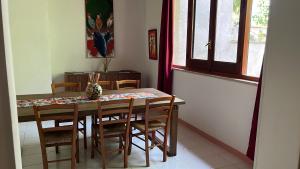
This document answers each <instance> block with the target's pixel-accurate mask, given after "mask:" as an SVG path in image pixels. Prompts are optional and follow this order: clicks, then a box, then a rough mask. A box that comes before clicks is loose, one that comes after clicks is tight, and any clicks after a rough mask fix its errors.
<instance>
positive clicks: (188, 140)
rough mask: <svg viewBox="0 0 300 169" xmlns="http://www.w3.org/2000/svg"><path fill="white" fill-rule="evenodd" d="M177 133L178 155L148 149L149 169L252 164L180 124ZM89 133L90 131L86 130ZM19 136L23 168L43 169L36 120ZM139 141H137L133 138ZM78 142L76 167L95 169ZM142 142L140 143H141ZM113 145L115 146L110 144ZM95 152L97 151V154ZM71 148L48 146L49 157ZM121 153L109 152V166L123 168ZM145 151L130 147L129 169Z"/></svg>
mask: <svg viewBox="0 0 300 169" xmlns="http://www.w3.org/2000/svg"><path fill="white" fill-rule="evenodd" d="M178 130H179V133H178V134H179V135H178V155H177V156H176V157H169V158H168V160H167V162H162V152H161V151H160V150H159V149H157V148H155V149H153V150H151V151H150V166H151V167H150V168H153V169H158V168H159V169H251V168H252V167H251V166H250V165H249V164H247V163H245V162H243V161H242V160H240V159H239V158H237V157H235V156H234V155H232V154H230V153H229V152H227V151H226V150H223V149H222V148H220V147H218V146H217V145H214V144H212V143H211V142H209V141H207V140H206V139H205V138H203V137H201V136H199V135H198V134H196V133H194V132H192V131H191V130H189V129H188V128H186V127H185V126H182V125H179V129H178ZM89 132H90V131H89ZM20 135H21V144H22V160H23V169H42V168H43V167H42V164H41V161H42V160H41V159H42V157H41V150H40V146H39V137H38V131H37V128H36V125H35V123H33V122H30V123H21V124H20ZM134 141H135V142H139V141H138V140H134ZM82 144H83V143H82V140H81V142H80V146H81V148H80V163H79V164H78V166H77V168H78V169H94V168H95V169H96V168H97V169H98V168H101V163H100V159H99V158H100V157H99V155H96V156H95V158H94V159H91V158H90V147H89V148H88V150H86V151H85V150H84V149H83V147H82ZM140 144H142V142H140ZM111 146H114V145H111ZM96 154H97V153H96ZM69 155H70V148H69V147H62V148H61V151H60V153H59V154H58V155H56V153H55V152H54V149H49V151H48V157H49V158H50V159H53V158H64V157H69ZM122 157H123V156H122V154H117V153H116V154H112V155H110V157H109V160H108V168H122V167H123V160H122ZM145 165H146V164H145V155H144V152H143V151H142V150H140V149H138V148H135V147H133V150H132V154H131V155H130V156H129V168H132V169H138V168H145V167H144V166H145ZM49 168H50V169H66V168H70V162H60V163H53V164H50V165H49Z"/></svg>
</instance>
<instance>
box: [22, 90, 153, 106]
mask: <svg viewBox="0 0 300 169" xmlns="http://www.w3.org/2000/svg"><path fill="white" fill-rule="evenodd" d="M156 97H158V96H157V95H155V94H153V93H147V92H139V93H121V94H110V95H102V96H101V97H100V98H99V99H97V100H89V99H88V98H87V97H86V96H77V97H53V98H47V99H29V100H17V107H18V108H26V107H32V106H46V105H53V104H74V103H77V104H83V103H93V102H98V101H110V100H122V99H130V98H133V99H146V98H156Z"/></svg>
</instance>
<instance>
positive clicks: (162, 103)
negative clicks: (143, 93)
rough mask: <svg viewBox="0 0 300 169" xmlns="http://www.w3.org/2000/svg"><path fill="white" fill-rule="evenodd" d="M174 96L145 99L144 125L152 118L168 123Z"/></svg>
mask: <svg viewBox="0 0 300 169" xmlns="http://www.w3.org/2000/svg"><path fill="white" fill-rule="evenodd" d="M174 100H175V96H171V97H159V98H152V99H146V110H145V123H146V124H145V125H146V127H147V126H148V123H149V122H151V121H154V120H158V121H161V122H164V123H166V124H167V125H168V124H169V121H170V117H171V113H172V111H173V106H174Z"/></svg>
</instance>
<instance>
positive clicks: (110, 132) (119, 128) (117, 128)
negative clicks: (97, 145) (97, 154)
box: [95, 124, 126, 136]
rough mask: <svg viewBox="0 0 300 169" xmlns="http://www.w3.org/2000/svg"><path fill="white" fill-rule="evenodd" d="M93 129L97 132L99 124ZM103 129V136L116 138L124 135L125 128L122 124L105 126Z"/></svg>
mask: <svg viewBox="0 0 300 169" xmlns="http://www.w3.org/2000/svg"><path fill="white" fill-rule="evenodd" d="M95 128H96V130H98V129H99V124H97V125H95ZM103 129H104V130H103V134H104V136H117V135H123V134H124V133H125V131H126V126H125V125H124V124H111V125H105V126H104V128H103Z"/></svg>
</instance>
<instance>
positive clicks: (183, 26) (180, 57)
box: [173, 0, 188, 66]
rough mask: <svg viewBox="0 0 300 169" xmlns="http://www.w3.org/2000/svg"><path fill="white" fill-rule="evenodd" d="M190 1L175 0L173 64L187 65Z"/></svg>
mask: <svg viewBox="0 0 300 169" xmlns="http://www.w3.org/2000/svg"><path fill="white" fill-rule="evenodd" d="M187 18H188V1H187V0H175V12H174V25H175V27H174V32H175V33H174V57H173V64H174V65H180V66H185V64H186V40H187Z"/></svg>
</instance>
